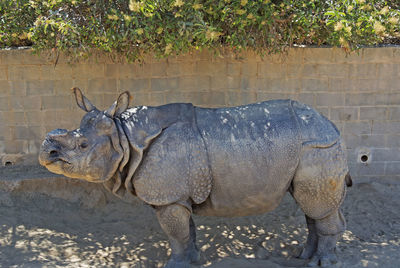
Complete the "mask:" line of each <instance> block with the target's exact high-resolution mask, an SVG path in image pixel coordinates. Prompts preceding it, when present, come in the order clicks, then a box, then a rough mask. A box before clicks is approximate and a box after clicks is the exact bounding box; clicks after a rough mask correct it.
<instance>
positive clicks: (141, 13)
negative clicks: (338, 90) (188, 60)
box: [0, 0, 400, 60]
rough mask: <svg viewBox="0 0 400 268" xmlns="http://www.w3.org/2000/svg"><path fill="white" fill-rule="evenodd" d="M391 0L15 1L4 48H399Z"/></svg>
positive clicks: (1, 29)
mask: <svg viewBox="0 0 400 268" xmlns="http://www.w3.org/2000/svg"><path fill="white" fill-rule="evenodd" d="M399 2H400V1H397V0H391V1H383V0H370V1H366V0H319V1H318V0H307V1H306V0H298V1H295V0H276V1H274V0H263V1H261V0H254V1H251V0H250V1H249V0H218V1H215V0H187V1H185V0H153V1H150V0H130V1H129V0H114V1H109V0H100V1H95V0H42V1H41V0H17V1H3V0H2V1H1V2H0V14H1V17H0V46H1V47H11V46H21V45H32V46H33V48H35V49H36V50H42V49H52V50H53V51H65V52H74V55H78V56H80V55H86V54H87V53H88V52H90V51H93V50H101V51H106V52H111V53H113V54H122V55H124V56H126V57H127V58H128V59H131V60H135V59H140V58H141V56H142V55H143V54H145V53H147V52H150V51H151V52H152V53H155V54H156V55H158V56H163V55H170V54H180V53H184V52H187V51H189V50H193V49H203V48H211V49H217V48H220V47H230V48H232V49H233V50H235V51H238V50H241V49H249V48H250V49H254V50H257V51H259V52H260V53H265V52H279V51H282V50H284V49H285V48H288V47H291V46H294V45H331V46H340V47H343V48H345V49H346V50H350V49H356V48H358V47H360V46H365V45H377V44H381V43H392V42H398V41H399V38H400V22H399V19H400V10H399V9H400V4H399Z"/></svg>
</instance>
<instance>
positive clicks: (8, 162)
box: [4, 161, 13, 166]
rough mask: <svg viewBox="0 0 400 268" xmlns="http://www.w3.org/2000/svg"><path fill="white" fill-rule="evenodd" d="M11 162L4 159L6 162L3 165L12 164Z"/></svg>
mask: <svg viewBox="0 0 400 268" xmlns="http://www.w3.org/2000/svg"><path fill="white" fill-rule="evenodd" d="M12 164H13V162H11V161H6V162H5V163H4V165H5V166H12Z"/></svg>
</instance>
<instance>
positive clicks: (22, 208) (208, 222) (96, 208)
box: [0, 168, 400, 268]
mask: <svg viewBox="0 0 400 268" xmlns="http://www.w3.org/2000/svg"><path fill="white" fill-rule="evenodd" d="M27 171H29V174H30V176H32V174H36V177H40V178H42V179H35V180H33V181H34V182H32V181H31V182H25V181H22V182H18V181H16V180H17V179H18V178H20V177H23V176H24V174H27ZM42 173H43V171H42V170H40V169H36V168H32V169H27V168H19V169H17V170H15V169H14V170H12V172H10V171H9V170H8V169H4V168H3V169H2V170H0V266H1V267H162V266H163V264H165V262H166V260H167V258H168V254H170V251H169V249H168V242H167V240H166V236H165V235H164V233H163V232H162V231H161V229H160V227H159V225H158V223H157V220H156V218H155V215H154V213H153V211H152V209H151V208H150V207H148V206H145V205H143V204H142V203H140V202H138V201H136V200H124V201H121V200H118V199H116V198H114V197H111V196H110V195H108V194H106V193H105V192H103V190H102V188H100V187H101V186H100V185H94V186H92V185H89V184H88V185H86V184H82V183H80V182H71V181H67V182H65V181H66V180H65V179H63V178H52V179H51V180H50V181H49V178H46V176H48V175H43V174H42ZM46 174H47V173H46ZM43 178H44V179H43ZM10 181H11V182H12V183H11V184H10ZM53 181H55V183H53ZM10 185H11V186H10ZM49 191H51V194H50V195H49ZM66 193H68V194H66ZM399 193H400V185H395V184H384V183H376V182H374V183H359V184H356V185H354V186H353V187H352V188H350V189H349V191H348V195H347V199H346V201H345V203H344V209H343V210H344V215H345V217H346V218H347V221H348V230H347V231H346V232H345V234H344V236H343V238H342V239H341V240H340V242H339V243H338V251H337V252H338V256H339V259H340V261H339V263H338V264H336V265H334V266H333V267H400V264H399V260H400V195H399ZM194 220H195V222H196V225H197V235H198V246H199V248H200V249H201V253H202V256H201V264H200V265H196V266H195V267H229V268H238V267H303V266H304V265H305V263H304V262H303V261H301V260H298V259H296V258H293V255H295V254H297V253H298V252H299V251H300V248H301V246H302V243H304V241H305V239H306V229H305V220H304V216H303V214H302V212H301V210H299V209H298V208H297V206H296V204H295V203H294V201H293V199H292V198H291V197H290V196H289V195H287V196H286V197H285V199H284V201H283V202H282V204H281V205H280V206H279V207H278V208H277V209H276V210H275V211H273V212H270V213H267V214H264V215H258V216H251V217H242V218H233V219H227V218H211V217H210V218H209V217H195V218H194Z"/></svg>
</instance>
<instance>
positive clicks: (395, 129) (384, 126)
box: [372, 121, 400, 134]
mask: <svg viewBox="0 0 400 268" xmlns="http://www.w3.org/2000/svg"><path fill="white" fill-rule="evenodd" d="M372 133H373V134H398V133H400V122H390V121H386V122H374V124H373V125H372Z"/></svg>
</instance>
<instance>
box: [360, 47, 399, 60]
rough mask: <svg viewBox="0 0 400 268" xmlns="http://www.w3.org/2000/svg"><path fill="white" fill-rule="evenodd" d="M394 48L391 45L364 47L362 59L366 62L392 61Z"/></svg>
mask: <svg viewBox="0 0 400 268" xmlns="http://www.w3.org/2000/svg"><path fill="white" fill-rule="evenodd" d="M393 56H394V50H393V48H391V47H380V48H363V49H362V59H363V61H364V62H391V61H392V60H393Z"/></svg>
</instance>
